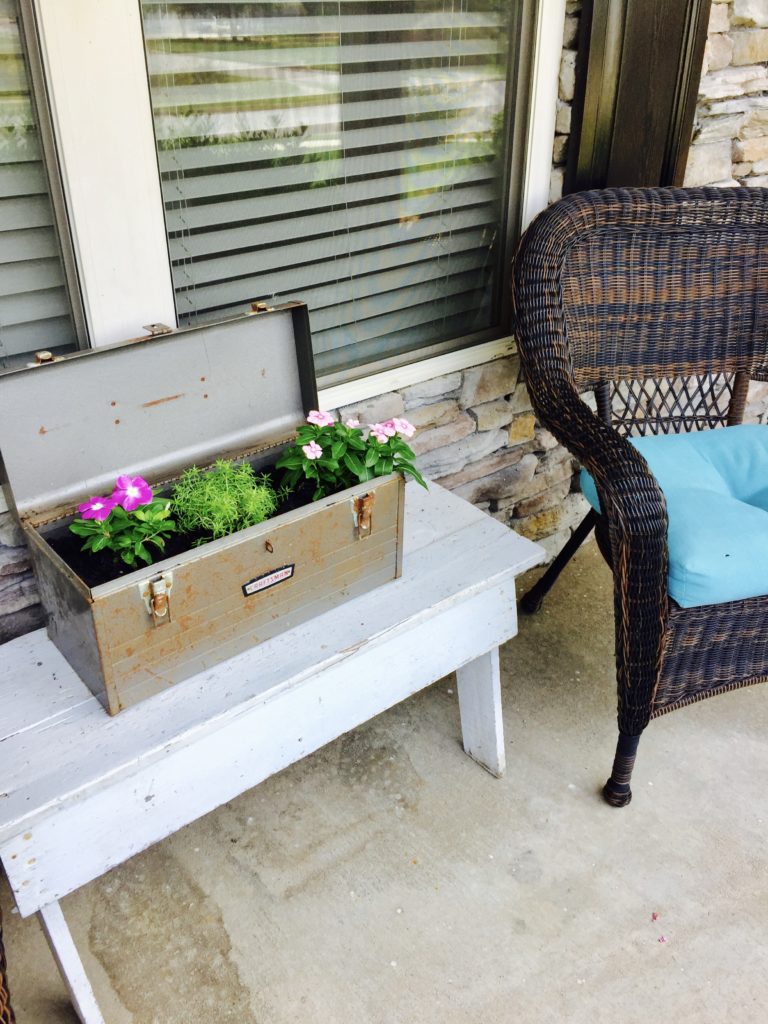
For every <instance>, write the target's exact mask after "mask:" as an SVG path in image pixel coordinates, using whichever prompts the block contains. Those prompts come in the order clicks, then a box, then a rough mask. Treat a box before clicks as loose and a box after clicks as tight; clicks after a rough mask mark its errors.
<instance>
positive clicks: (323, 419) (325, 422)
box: [307, 409, 336, 458]
mask: <svg viewBox="0 0 768 1024" xmlns="http://www.w3.org/2000/svg"><path fill="white" fill-rule="evenodd" d="M335 422H336V420H335V419H334V418H333V416H331V414H330V413H329V412H320V411H319V410H318V409H313V410H312V411H311V412H310V414H309V416H307V423H312V424H313V425H314V426H316V427H332V426H333V425H334V423H335ZM313 457H314V458H317V456H316V455H315V456H313Z"/></svg>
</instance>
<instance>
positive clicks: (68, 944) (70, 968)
mask: <svg viewBox="0 0 768 1024" xmlns="http://www.w3.org/2000/svg"><path fill="white" fill-rule="evenodd" d="M38 917H39V918H40V923H41V924H42V926H43V931H44V932H45V936H46V938H47V939H48V945H49V946H50V947H51V952H52V953H53V956H54V959H55V960H56V963H57V965H58V968H59V971H60V972H61V976H62V978H63V979H64V982H65V984H66V986H67V988H68V989H69V995H70V998H71V999H72V1005H73V1006H74V1008H75V1012H76V1013H77V1016H78V1017H79V1018H80V1020H81V1021H82V1024H104V1018H103V1017H102V1015H101V1010H100V1009H99V1007H98V1005H97V1003H96V997H95V996H94V994H93V989H92V988H91V983H90V981H88V976H87V975H86V973H85V968H84V967H83V962H82V960H81V959H80V955H79V953H78V952H77V949H76V947H75V943H74V940H73V939H72V934H71V932H70V930H69V928H68V926H67V922H66V921H65V920H64V914H63V913H62V912H61V907H60V906H59V904H58V903H49V904H48V906H47V907H43V908H42V910H39V911H38Z"/></svg>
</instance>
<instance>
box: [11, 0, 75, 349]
mask: <svg viewBox="0 0 768 1024" xmlns="http://www.w3.org/2000/svg"><path fill="white" fill-rule="evenodd" d="M74 345H75V333H74V329H73V324H72V317H71V308H70V304H69V298H68V294H67V289H66V286H65V278H64V271H63V267H62V262H61V252H60V249H59V241H58V237H57V234H56V228H55V224H54V216H53V209H52V206H51V200H50V196H49V191H48V180H47V176H46V173H45V167H44V164H43V159H42V153H41V150H40V141H39V134H38V128H37V123H36V118H35V111H34V107H33V104H32V99H31V95H30V85H29V79H28V75H27V68H26V64H25V60H24V54H23V51H22V43H21V35H20V31H19V16H18V5H17V3H16V0H0V366H3V367H7V366H9V365H14V364H15V363H18V362H23V361H24V359H25V358H26V357H28V356H29V354H30V353H32V352H33V351H35V350H39V349H52V350H54V351H57V352H58V351H64V350H66V349H69V348H72V347H74Z"/></svg>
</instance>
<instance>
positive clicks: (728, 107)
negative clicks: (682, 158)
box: [685, 0, 768, 187]
mask: <svg viewBox="0 0 768 1024" xmlns="http://www.w3.org/2000/svg"><path fill="white" fill-rule="evenodd" d="M685 184H686V185H721V186H734V185H751V186H753V187H754V186H766V185H768V0H732V2H731V0H716V2H714V3H713V4H712V7H711V12H710V18H709V32H708V37H707V44H706V48H705V50H704V66H703V68H702V76H701V82H700V84H699V97H698V104H697V108H696V120H695V124H694V131H693V144H692V145H691V149H690V153H689V156H688V165H687V167H686V172H685Z"/></svg>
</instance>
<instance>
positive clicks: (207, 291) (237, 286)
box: [177, 227, 488, 314]
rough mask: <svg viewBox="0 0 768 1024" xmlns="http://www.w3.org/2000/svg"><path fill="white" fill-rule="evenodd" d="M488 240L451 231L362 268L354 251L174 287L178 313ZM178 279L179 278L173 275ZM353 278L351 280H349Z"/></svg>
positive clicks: (397, 248) (299, 288)
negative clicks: (239, 276)
mask: <svg viewBox="0 0 768 1024" xmlns="http://www.w3.org/2000/svg"><path fill="white" fill-rule="evenodd" d="M487 242H488V239H487V235H486V230H485V228H482V227H481V228H476V229H470V230H467V231H456V232H454V233H452V234H450V235H448V236H446V237H443V238H440V239H439V240H437V241H436V240H435V239H434V238H433V237H429V236H427V237H426V238H416V239H413V240H407V241H403V242H401V243H400V244H399V245H392V246H390V247H388V248H386V249H381V250H379V251H378V252H377V253H375V256H370V257H369V259H368V261H367V262H366V266H365V268H364V271H363V268H360V267H359V263H360V261H359V259H358V257H357V256H356V254H354V253H342V254H341V255H340V256H338V257H337V258H335V259H330V260H325V261H322V262H321V261H310V262H307V263H304V264H297V265H294V266H291V267H287V268H282V269H280V270H276V269H272V268H270V270H269V272H261V273H255V272H254V273H253V274H251V275H248V276H245V277H242V278H233V279H231V280H224V281H219V282H216V283H215V284H214V283H204V284H197V285H195V286H194V287H193V288H192V289H189V290H188V289H187V288H186V287H185V286H184V284H183V283H178V292H177V298H178V300H179V309H180V312H182V313H184V314H188V313H191V312H194V311H195V310H196V309H199V310H201V311H208V310H213V309H216V308H223V307H225V306H226V307H228V308H229V307H233V306H238V305H240V306H242V307H243V308H245V307H247V306H248V304H249V303H250V302H251V301H252V300H253V299H269V298H273V297H275V296H279V295H282V296H288V295H291V296H293V297H295V298H300V297H301V294H302V293H303V292H305V291H307V290H309V289H310V288H313V287H315V286H316V285H317V284H320V283H322V282H331V281H339V280H353V274H354V273H355V272H356V271H359V274H358V276H361V275H362V273H363V272H364V273H365V274H369V273H375V272H377V271H383V270H388V269H392V268H395V267H406V266H409V265H411V264H414V263H418V262H421V261H422V260H425V261H430V260H436V259H438V258H439V259H441V260H445V259H447V258H449V257H451V256H452V255H453V254H454V253H459V252H464V251H467V250H472V249H482V250H483V251H484V248H483V246H484V243H485V244H486V245H487ZM179 276H180V275H179ZM354 279H355V280H356V279H357V277H355V278H354Z"/></svg>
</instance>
